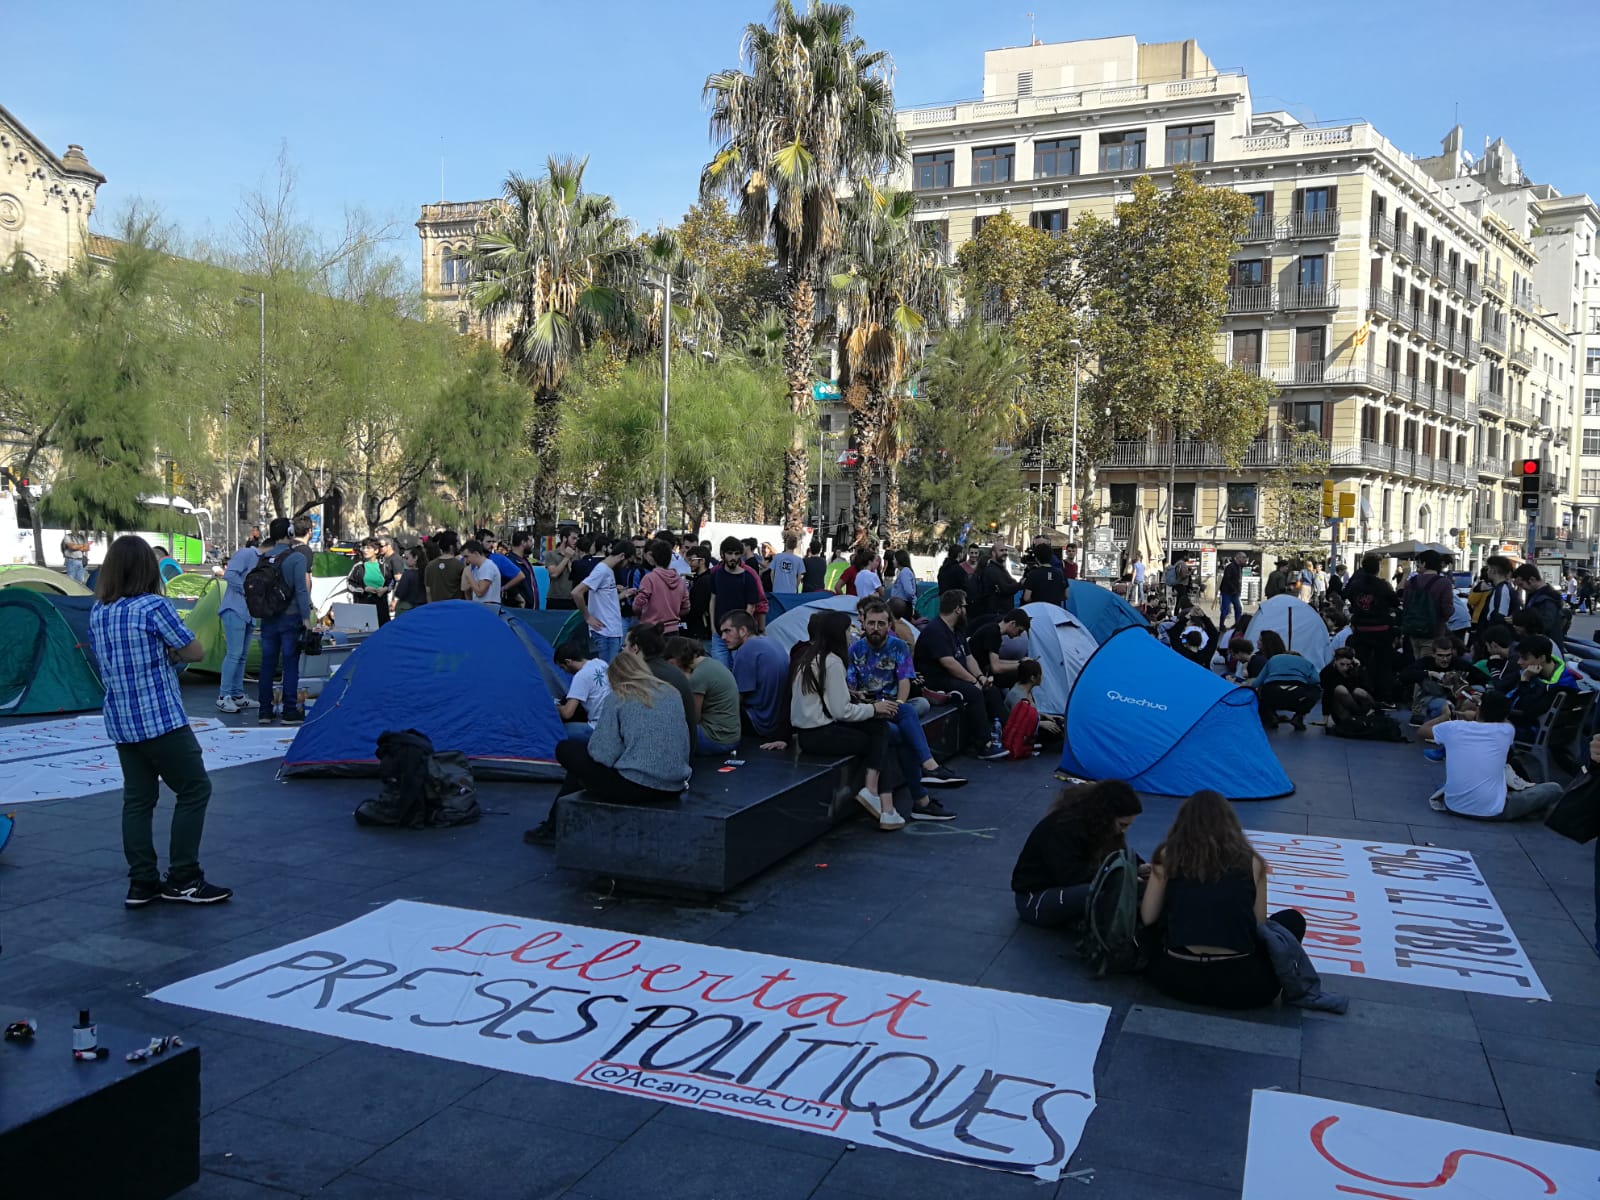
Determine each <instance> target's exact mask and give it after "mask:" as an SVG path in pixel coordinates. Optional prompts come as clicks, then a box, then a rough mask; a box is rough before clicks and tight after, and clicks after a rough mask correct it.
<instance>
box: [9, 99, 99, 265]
mask: <svg viewBox="0 0 1600 1200" xmlns="http://www.w3.org/2000/svg"><path fill="white" fill-rule="evenodd" d="M105 181H106V177H105V176H104V175H102V174H100V172H99V171H96V170H95V169H94V168H93V167H92V166H90V165H89V160H88V159H87V158H85V157H84V153H83V147H82V146H77V145H69V146H68V147H67V151H66V153H65V154H62V155H60V156H57V155H56V154H55V153H54V152H53V151H52V150H51V149H50V148H49V147H48V146H46V145H45V144H44V143H43V142H41V141H40V140H39V139H38V138H37V137H35V136H34V135H33V134H32V133H31V132H30V131H29V130H28V128H27V126H25V125H24V124H23V123H22V122H21V121H19V120H17V118H16V117H14V116H12V115H11V113H10V112H9V111H8V110H7V109H5V108H4V107H0V261H4V262H7V263H9V262H11V261H12V260H13V259H14V258H15V257H16V256H17V255H19V254H20V255H22V256H23V257H24V258H26V259H27V261H28V262H29V263H30V264H31V265H32V266H33V267H34V268H35V269H36V270H39V271H43V272H46V273H49V274H60V273H61V272H63V271H66V270H69V269H70V268H71V267H72V266H73V265H75V264H76V263H77V262H78V261H79V260H81V259H83V258H84V257H85V256H88V255H91V254H92V248H91V246H90V235H89V216H90V214H91V213H93V212H94V202H95V196H96V193H97V192H98V191H99V188H100V185H101V184H102V183H104V182H105Z"/></svg>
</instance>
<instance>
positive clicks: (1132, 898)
mask: <svg viewBox="0 0 1600 1200" xmlns="http://www.w3.org/2000/svg"><path fill="white" fill-rule="evenodd" d="M1078 953H1079V954H1080V955H1081V956H1082V957H1083V960H1084V961H1085V962H1086V963H1088V964H1089V966H1091V967H1092V968H1094V973H1095V974H1096V975H1106V974H1111V973H1113V972H1114V973H1117V974H1125V973H1127V972H1129V971H1137V970H1139V969H1140V968H1142V967H1143V966H1144V951H1143V950H1141V949H1140V948H1139V860H1138V859H1137V858H1135V857H1134V855H1133V851H1131V850H1114V851H1112V852H1111V853H1110V854H1108V855H1106V858H1105V861H1104V862H1102V863H1101V864H1100V869H1099V870H1097V871H1096V872H1095V873H1094V882H1093V883H1091V884H1090V885H1089V898H1088V899H1087V900H1086V901H1085V902H1084V906H1083V932H1082V933H1081V934H1079V935H1078Z"/></svg>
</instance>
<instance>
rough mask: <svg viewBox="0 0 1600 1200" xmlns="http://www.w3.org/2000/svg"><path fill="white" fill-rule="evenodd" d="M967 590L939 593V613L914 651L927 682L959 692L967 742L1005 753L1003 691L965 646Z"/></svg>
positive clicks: (981, 753) (993, 755) (980, 750)
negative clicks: (1001, 733)
mask: <svg viewBox="0 0 1600 1200" xmlns="http://www.w3.org/2000/svg"><path fill="white" fill-rule="evenodd" d="M966 619H967V594H966V592H961V591H948V592H946V593H944V595H942V596H940V597H939V615H938V617H937V618H936V619H934V620H932V621H929V622H928V627H927V628H926V629H924V630H923V631H922V636H920V637H919V638H917V647H916V650H915V652H914V653H913V655H912V661H913V662H914V663H915V665H916V668H917V671H918V672H919V673H920V674H921V675H922V677H923V678H924V679H925V680H927V682H928V686H929V687H932V688H935V689H937V690H939V691H942V692H955V693H956V694H958V695H959V696H960V697H961V723H962V728H963V729H964V730H965V731H966V745H967V747H968V749H969V750H974V751H975V752H976V753H977V755H978V757H979V758H983V759H1001V758H1005V757H1007V753H1006V748H1005V747H1004V746H1002V745H1001V744H1000V739H999V737H998V736H997V734H996V732H995V731H996V730H998V729H999V726H1000V722H1001V720H1002V719H1003V716H1004V713H1005V695H1004V693H1002V692H1001V691H1000V689H999V688H997V687H995V686H994V680H993V679H991V678H990V677H989V676H987V675H985V674H984V673H983V670H982V668H981V667H979V665H978V660H977V659H975V658H973V657H972V654H971V653H970V652H969V651H968V649H967V639H966V638H965V637H964V636H963V634H962V630H963V629H965V627H966Z"/></svg>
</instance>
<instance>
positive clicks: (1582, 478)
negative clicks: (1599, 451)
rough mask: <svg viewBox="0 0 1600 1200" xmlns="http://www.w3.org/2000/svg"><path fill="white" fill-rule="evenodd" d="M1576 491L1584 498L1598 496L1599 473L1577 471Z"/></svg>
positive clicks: (1599, 491) (1599, 486) (1599, 489)
mask: <svg viewBox="0 0 1600 1200" xmlns="http://www.w3.org/2000/svg"><path fill="white" fill-rule="evenodd" d="M1578 491H1580V492H1582V493H1583V494H1584V495H1585V496H1600V471H1579V472H1578Z"/></svg>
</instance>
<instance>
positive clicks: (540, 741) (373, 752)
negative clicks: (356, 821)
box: [283, 600, 563, 779]
mask: <svg viewBox="0 0 1600 1200" xmlns="http://www.w3.org/2000/svg"><path fill="white" fill-rule="evenodd" d="M541 645H542V646H543V647H544V648H545V651H546V652H548V643H545V642H543V639H540V638H538V635H537V634H536V633H534V631H533V630H531V629H526V630H522V629H514V628H513V627H512V626H511V625H510V624H509V623H508V622H507V621H505V620H502V619H501V617H500V615H499V613H497V612H496V611H495V609H493V608H491V607H489V606H487V605H483V604H474V603H472V602H470V601H467V600H446V601H442V602H439V603H434V604H426V605H423V606H422V607H421V608H416V609H413V610H412V611H411V612H408V613H407V614H406V615H405V616H404V617H403V618H402V619H401V620H398V621H390V622H389V623H388V624H387V625H385V626H384V627H383V628H382V629H380V630H378V631H377V632H376V633H374V634H373V635H372V636H371V637H369V638H367V639H366V641H364V642H362V643H361V644H360V645H359V646H357V647H356V648H355V650H354V651H352V652H351V654H350V657H349V658H348V659H347V660H346V661H345V663H344V665H343V666H342V667H340V668H339V670H338V672H337V673H336V674H335V675H334V677H333V678H332V679H331V680H330V681H329V682H328V685H327V686H326V687H325V688H324V689H323V691H322V695H321V696H320V697H319V698H318V699H317V702H316V703H315V704H314V705H312V707H311V709H310V711H309V712H307V713H306V723H305V724H304V725H302V726H301V727H300V731H299V732H298V733H297V734H296V735H295V739H294V742H293V743H292V744H291V745H290V746H289V752H288V754H286V755H284V759H283V772H284V774H286V775H373V774H376V773H377V768H378V760H377V742H378V735H379V734H381V733H384V732H385V731H387V730H391V729H416V730H419V731H421V732H422V733H425V734H427V735H428V737H429V738H430V739H431V740H432V742H433V744H434V747H435V749H438V750H459V751H461V752H462V753H464V754H465V755H466V756H467V758H468V759H469V760H470V761H471V764H472V770H473V774H475V775H477V776H478V777H479V778H480V779H483V778H500V779H558V778H560V777H561V774H562V772H561V768H560V767H559V766H557V765H556V762H555V755H556V744H557V743H558V742H559V741H560V740H561V738H562V736H563V730H562V727H561V717H560V714H559V713H557V712H556V707H555V705H554V704H553V703H552V702H551V689H550V687H549V685H548V683H547V681H546V665H545V664H541V662H540V661H539V653H540V651H539V647H540V646H541Z"/></svg>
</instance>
